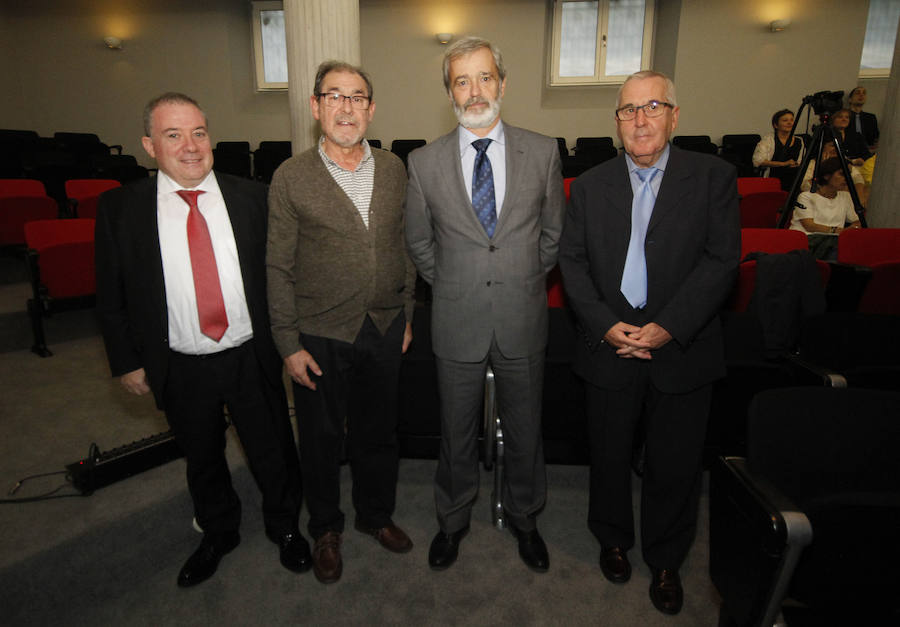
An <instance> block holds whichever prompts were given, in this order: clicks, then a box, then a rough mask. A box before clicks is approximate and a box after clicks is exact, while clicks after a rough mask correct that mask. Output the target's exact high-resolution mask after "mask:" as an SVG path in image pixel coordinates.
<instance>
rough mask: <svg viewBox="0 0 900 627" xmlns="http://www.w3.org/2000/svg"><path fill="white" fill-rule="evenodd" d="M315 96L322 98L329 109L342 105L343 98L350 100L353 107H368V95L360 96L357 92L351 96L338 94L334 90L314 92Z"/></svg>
mask: <svg viewBox="0 0 900 627" xmlns="http://www.w3.org/2000/svg"><path fill="white" fill-rule="evenodd" d="M316 97H318V98H322V99H323V100H324V102H325V106H326V107H328V108H329V109H334V108H335V107H340V106H343V104H344V100H349V101H350V106H351V107H353V108H354V109H360V110H362V109H368V108H369V97H368V96H360V95H359V94H353V95H352V96H345V95H343V94H339V93H337V92H336V91H329V92H327V93H324V94H316Z"/></svg>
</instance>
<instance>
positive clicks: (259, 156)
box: [253, 141, 293, 184]
mask: <svg viewBox="0 0 900 627" xmlns="http://www.w3.org/2000/svg"><path fill="white" fill-rule="evenodd" d="M291 154H293V147H292V144H291V142H290V141H261V142H259V146H258V147H257V149H256V150H254V151H253V178H255V179H256V180H257V181H262V182H263V183H267V184H268V183H271V182H272V175H273V174H275V170H277V169H278V166H280V165H281V164H282V163H284V162H285V161H286V160H288V159H290V158H291Z"/></svg>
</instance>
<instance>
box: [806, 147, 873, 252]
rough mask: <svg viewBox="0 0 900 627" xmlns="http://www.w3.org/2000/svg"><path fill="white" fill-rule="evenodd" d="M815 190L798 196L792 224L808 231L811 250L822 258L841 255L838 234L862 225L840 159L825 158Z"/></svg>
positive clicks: (820, 167)
mask: <svg viewBox="0 0 900 627" xmlns="http://www.w3.org/2000/svg"><path fill="white" fill-rule="evenodd" d="M816 183H817V184H818V186H819V187H818V189H817V190H816V191H815V192H802V193H801V194H800V195H799V196H798V197H797V203H798V206H796V207H794V214H793V216H792V218H791V228H792V229H794V230H795V231H802V232H803V233H806V235H807V237H808V238H809V250H810V252H812V254H813V256H814V257H816V258H818V259H826V260H833V259H836V258H837V239H838V238H837V234H838V233H840V232H841V231H843V230H844V229H845V228H848V229H858V228H859V217H858V216H857V215H856V211H854V208H853V199H852V198H850V193H849V192H848V191H847V181H846V179H845V178H844V173H843V171H842V170H841V162H840V160H838V159H836V158H835V159H828V160H827V161H822V163H821V165H820V166H819V175H818V177H817V178H816Z"/></svg>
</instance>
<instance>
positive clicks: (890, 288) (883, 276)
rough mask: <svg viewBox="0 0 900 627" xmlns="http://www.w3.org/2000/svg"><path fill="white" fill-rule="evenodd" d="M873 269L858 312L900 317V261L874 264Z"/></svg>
mask: <svg viewBox="0 0 900 627" xmlns="http://www.w3.org/2000/svg"><path fill="white" fill-rule="evenodd" d="M871 268H872V276H871V278H870V279H869V282H868V283H866V287H865V289H864V290H863V294H862V298H860V301H859V307H858V310H859V311H860V312H861V313H870V314H893V315H900V261H885V262H881V263H873V264H872V266H871ZM898 359H900V358H898Z"/></svg>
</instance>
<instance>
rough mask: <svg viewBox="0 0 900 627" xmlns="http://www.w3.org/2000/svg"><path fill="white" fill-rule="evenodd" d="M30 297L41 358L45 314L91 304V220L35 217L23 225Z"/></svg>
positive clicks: (35, 348) (44, 345) (34, 347)
mask: <svg viewBox="0 0 900 627" xmlns="http://www.w3.org/2000/svg"><path fill="white" fill-rule="evenodd" d="M25 239H26V241H27V244H28V261H29V263H28V268H29V273H30V278H31V288H32V298H31V299H29V301H28V315H29V317H30V318H31V325H32V331H33V333H34V344H33V345H32V347H31V350H32V352H34V353H36V354H37V355H40V356H41V357H49V356H51V355H52V354H53V353H51V352H50V350H49V349H48V348H47V341H46V337H45V334H44V325H43V318H44V316H46V315H48V314H50V313H55V312H60V311H66V310H69V309H73V308H83V307H93V306H94V303H95V298H94V295H95V293H96V291H97V288H96V279H95V274H94V220H91V219H71V220H37V221H33V222H29V223H28V224H26V225H25Z"/></svg>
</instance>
